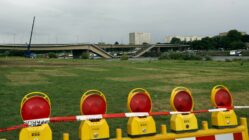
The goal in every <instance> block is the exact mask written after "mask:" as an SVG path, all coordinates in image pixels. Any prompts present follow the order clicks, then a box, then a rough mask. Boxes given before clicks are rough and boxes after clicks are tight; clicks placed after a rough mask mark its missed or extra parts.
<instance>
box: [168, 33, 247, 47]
mask: <svg viewBox="0 0 249 140" xmlns="http://www.w3.org/2000/svg"><path fill="white" fill-rule="evenodd" d="M248 42H249V35H248V34H245V35H242V33H241V32H239V31H237V30H230V31H229V32H227V34H226V35H222V36H220V35H218V36H214V37H204V38H202V39H201V40H194V41H188V42H187V41H181V40H180V39H179V38H176V37H174V38H172V40H171V42H170V43H172V44H188V45H190V48H191V49H194V50H237V49H246V47H247V46H246V43H248Z"/></svg>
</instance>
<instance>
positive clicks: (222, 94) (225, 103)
mask: <svg viewBox="0 0 249 140" xmlns="http://www.w3.org/2000/svg"><path fill="white" fill-rule="evenodd" d="M211 98H212V99H211V100H212V103H213V105H214V106H215V107H221V108H222V107H232V106H233V101H232V95H231V93H230V91H229V90H228V89H227V88H226V87H224V86H216V87H214V88H213V90H212V95H211Z"/></svg>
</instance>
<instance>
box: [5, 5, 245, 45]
mask: <svg viewBox="0 0 249 140" xmlns="http://www.w3.org/2000/svg"><path fill="white" fill-rule="evenodd" d="M0 6H1V8H0V20H1V22H0V43H3V42H6V43H7V42H13V38H14V34H15V38H16V42H20V43H23V42H26V41H27V40H28V37H29V32H30V27H31V22H32V17H33V16H34V15H35V16H36V17H37V21H36V25H35V34H34V43H55V42H56V40H57V42H59V43H64V42H66V43H69V42H72V43H73V42H76V41H79V42H99V41H105V42H108V43H113V42H115V41H119V42H123V43H127V42H128V33H129V32H133V31H141V32H142V31H144V32H151V33H152V38H153V42H163V38H164V37H165V36H166V35H201V36H206V35H216V34H218V33H219V32H223V31H227V30H229V29H234V28H236V29H238V30H242V31H246V32H249V27H248V25H249V20H248V17H249V16H248V14H247V13H248V12H249V9H248V6H249V1H248V0H1V1H0Z"/></svg>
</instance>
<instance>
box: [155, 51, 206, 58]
mask: <svg viewBox="0 0 249 140" xmlns="http://www.w3.org/2000/svg"><path fill="white" fill-rule="evenodd" d="M162 59H170V60H202V57H201V56H199V55H196V54H195V53H191V52H173V51H172V52H165V53H163V54H161V55H160V57H159V60H162Z"/></svg>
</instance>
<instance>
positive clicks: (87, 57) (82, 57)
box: [81, 52, 90, 59]
mask: <svg viewBox="0 0 249 140" xmlns="http://www.w3.org/2000/svg"><path fill="white" fill-rule="evenodd" d="M89 58H90V54H89V53H88V52H83V53H82V54H81V59H89Z"/></svg>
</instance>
